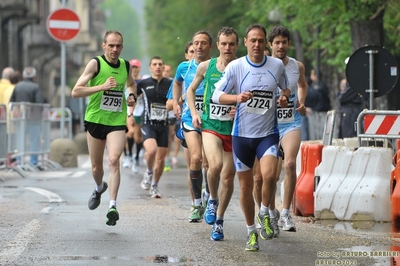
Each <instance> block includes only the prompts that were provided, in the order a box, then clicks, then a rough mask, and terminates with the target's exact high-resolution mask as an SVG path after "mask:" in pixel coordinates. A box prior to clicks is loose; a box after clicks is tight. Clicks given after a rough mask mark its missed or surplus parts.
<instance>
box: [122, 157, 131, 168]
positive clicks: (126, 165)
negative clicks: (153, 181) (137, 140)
mask: <svg viewBox="0 0 400 266" xmlns="http://www.w3.org/2000/svg"><path fill="white" fill-rule="evenodd" d="M131 164H132V157H130V156H125V158H124V162H123V163H122V167H123V168H129V167H131Z"/></svg>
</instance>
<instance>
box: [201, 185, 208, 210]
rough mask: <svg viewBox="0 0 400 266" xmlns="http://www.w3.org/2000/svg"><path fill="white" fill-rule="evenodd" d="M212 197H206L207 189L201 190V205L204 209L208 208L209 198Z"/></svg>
mask: <svg viewBox="0 0 400 266" xmlns="http://www.w3.org/2000/svg"><path fill="white" fill-rule="evenodd" d="M209 197H210V194H208V196H206V189H205V188H203V189H202V190H201V205H202V206H203V208H204V209H205V208H207V202H208V198H209Z"/></svg>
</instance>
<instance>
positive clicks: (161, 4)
mask: <svg viewBox="0 0 400 266" xmlns="http://www.w3.org/2000/svg"><path fill="white" fill-rule="evenodd" d="M398 10H400V1H398V0H324V1H320V0H286V1H275V0H247V1H241V0H219V1H215V0H203V1H187V0H173V1H165V0H147V1H146V22H147V25H148V28H147V31H148V34H149V45H148V52H149V54H150V55H155V54H159V55H160V56H162V57H163V58H165V60H166V62H169V63H171V64H172V65H173V66H176V65H177V64H178V63H179V62H181V61H182V60H184V58H183V51H184V50H183V49H184V45H185V43H186V42H187V41H189V40H190V39H191V38H192V35H193V33H194V32H196V31H197V30H200V29H204V30H208V31H209V32H210V33H212V34H213V36H216V33H217V31H218V30H219V29H220V28H221V27H222V26H231V27H233V28H235V29H236V30H237V31H238V33H239V36H240V39H241V40H242V39H243V37H244V33H245V29H246V27H247V26H248V25H250V24H252V23H261V24H263V25H265V27H266V28H267V30H268V29H269V28H270V27H272V26H273V25H274V23H279V24H282V25H284V26H286V27H288V28H289V30H290V31H291V32H295V31H297V32H298V33H299V35H300V38H301V40H300V41H301V42H300V43H298V45H300V46H301V47H296V48H297V49H301V50H302V51H303V54H304V58H305V61H306V62H305V63H307V62H308V65H313V64H315V60H316V59H315V57H316V56H315V55H316V52H317V51H319V54H320V60H321V64H325V65H328V66H333V67H335V68H336V69H337V72H338V73H339V72H342V71H343V70H344V68H345V64H344V63H343V61H344V60H345V58H347V57H348V56H350V55H351V54H352V53H353V49H352V42H353V38H355V36H352V35H351V29H350V25H351V22H359V21H361V22H362V21H365V22H366V23H369V22H371V21H372V20H373V19H374V18H375V17H376V15H377V14H379V12H385V13H384V14H385V15H384V33H385V34H384V36H385V39H384V44H385V47H386V48H387V49H389V50H390V51H391V52H392V53H393V54H394V55H396V54H397V55H398V54H400V38H399V37H400V26H399V25H400V23H399V21H400V15H399V12H398ZM270 12H275V13H274V14H275V15H277V14H278V15H279V14H281V18H280V19H279V22H273V21H270V19H269V14H270ZM278 12H279V13H278ZM368 34H369V32H368V31H366V32H362V33H359V36H364V35H368ZM359 36H357V37H358V38H359ZM178 37H179V38H178ZM292 44H293V45H294V43H293V42H292ZM297 49H296V50H297ZM294 50H295V49H292V52H293V51H294ZM245 53H246V50H245V47H244V46H243V42H242V41H241V43H240V48H239V51H238V56H241V55H244V54H245ZM216 54H217V51H216V50H215V49H214V51H213V55H216ZM294 56H296V55H294Z"/></svg>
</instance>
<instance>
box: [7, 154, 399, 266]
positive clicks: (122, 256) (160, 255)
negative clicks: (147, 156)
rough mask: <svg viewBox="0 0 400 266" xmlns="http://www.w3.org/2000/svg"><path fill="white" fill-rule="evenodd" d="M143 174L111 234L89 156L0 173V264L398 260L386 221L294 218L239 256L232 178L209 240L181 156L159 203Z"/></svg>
mask: <svg viewBox="0 0 400 266" xmlns="http://www.w3.org/2000/svg"><path fill="white" fill-rule="evenodd" d="M105 162H106V161H105ZM141 170H142V171H141V172H140V174H133V172H132V171H131V170H130V169H122V170H121V171H122V181H121V187H120V193H119V197H118V201H117V208H118V211H119V213H120V220H119V221H118V223H117V225H116V226H114V227H110V226H107V225H106V217H105V215H106V213H107V210H108V200H109V196H108V192H107V193H105V194H103V198H102V203H101V205H100V206H99V208H97V209H96V210H93V211H91V210H89V209H88V207H87V201H88V198H89V196H90V195H91V193H92V191H93V188H94V182H93V180H92V177H91V174H90V173H91V169H90V164H89V159H88V156H87V155H81V156H79V167H78V168H73V169H62V170H60V171H42V172H38V173H33V172H28V176H27V178H22V177H20V176H19V175H18V174H17V173H15V172H5V171H0V177H2V179H3V181H0V235H1V237H0V265H90V266H91V265H151V264H155V263H161V264H171V265H284V266H286V265H377V266H378V265H399V264H400V257H395V258H391V257H390V255H392V254H388V253H384V252H387V251H390V250H397V251H400V247H398V246H400V242H399V241H400V240H399V238H395V237H393V234H392V233H391V225H390V224H388V223H371V222H370V223H350V222H337V221H322V222H321V221H315V220H314V219H313V218H311V217H294V220H295V222H296V225H297V229H298V230H297V232H282V231H281V234H280V236H279V238H276V239H273V240H268V241H266V240H262V239H261V238H260V239H259V242H260V251H259V252H246V251H244V247H245V244H246V235H247V229H246V225H245V222H244V217H243V214H242V211H241V208H240V205H239V197H238V191H239V187H238V182H237V180H236V183H235V184H236V187H235V192H234V195H233V198H232V200H231V203H230V206H229V207H228V210H227V212H226V213H225V223H224V233H225V239H224V241H218V242H214V241H212V240H211V239H210V232H211V226H209V225H207V224H206V223H205V222H202V223H189V220H188V217H189V211H190V197H189V191H188V188H187V182H186V168H185V166H184V165H183V160H182V158H181V165H180V167H179V168H176V169H172V170H171V171H170V172H168V173H164V175H163V177H162V179H161V182H160V184H159V188H160V192H161V194H162V198H161V199H152V198H151V197H150V195H149V194H148V191H145V190H142V189H141V188H140V181H141V179H142V174H143V170H144V167H143V164H142V169H141ZM107 171H108V170H107V169H106V175H105V176H107V175H108V172H107ZM106 179H107V178H106ZM278 191H279V189H278ZM277 197H279V195H278V196H277ZM277 203H278V204H279V203H280V198H279V199H277ZM373 251H377V252H381V253H374V254H372V253H371V252H373ZM372 255H379V256H372ZM395 262H397V264H394V263H395ZM334 263H336V264H334Z"/></svg>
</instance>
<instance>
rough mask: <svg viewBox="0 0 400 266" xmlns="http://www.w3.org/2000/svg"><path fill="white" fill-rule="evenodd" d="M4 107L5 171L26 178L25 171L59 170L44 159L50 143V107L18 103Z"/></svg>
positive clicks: (47, 105)
mask: <svg viewBox="0 0 400 266" xmlns="http://www.w3.org/2000/svg"><path fill="white" fill-rule="evenodd" d="M8 107H9V109H8V113H7V116H6V117H7V119H6V121H7V122H6V123H7V125H6V134H5V135H6V139H7V141H6V143H7V148H6V158H7V159H6V163H5V168H6V169H11V170H14V171H17V172H18V173H19V174H20V175H21V176H22V177H26V171H39V170H45V169H51V170H52V169H55V170H58V169H61V168H62V167H61V166H60V165H59V164H58V163H56V162H53V161H51V160H49V159H48V158H47V157H48V155H49V153H50V141H51V136H50V134H51V133H50V132H51V122H52V121H51V119H50V117H49V114H50V104H35V103H27V102H21V103H10V104H9V106H8ZM0 130H1V128H0ZM3 130H4V129H3ZM3 132H4V131H2V133H3ZM2 136H3V134H2ZM0 149H1V148H0ZM0 152H2V151H1V150H0Z"/></svg>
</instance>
